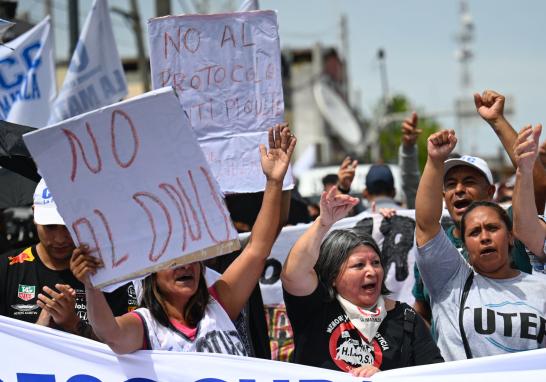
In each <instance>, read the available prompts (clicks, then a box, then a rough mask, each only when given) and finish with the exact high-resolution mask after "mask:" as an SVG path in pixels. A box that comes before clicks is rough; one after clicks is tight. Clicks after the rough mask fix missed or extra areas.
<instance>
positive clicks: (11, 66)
mask: <svg viewBox="0 0 546 382" xmlns="http://www.w3.org/2000/svg"><path fill="white" fill-rule="evenodd" d="M8 47H9V48H8ZM10 48H12V49H13V50H11V49H10ZM55 91H56V84H55V62H54V60H53V51H52V49H51V34H50V23H49V16H48V17H46V18H45V19H44V20H42V21H41V22H40V23H39V24H38V25H36V26H35V27H34V28H32V29H31V30H29V31H28V32H26V33H24V34H22V35H21V36H19V37H17V38H16V39H15V40H13V41H10V42H8V43H7V44H5V45H0V119H2V120H6V121H8V122H14V123H18V124H21V125H27V126H31V127H37V128H41V127H44V126H45V125H46V124H47V120H48V118H49V114H50V109H51V103H52V102H53V99H54V98H55Z"/></svg>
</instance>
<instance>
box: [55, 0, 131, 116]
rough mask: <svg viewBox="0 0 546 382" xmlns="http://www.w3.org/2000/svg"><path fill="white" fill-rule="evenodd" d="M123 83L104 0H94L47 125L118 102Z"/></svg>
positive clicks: (121, 96) (121, 94)
mask: <svg viewBox="0 0 546 382" xmlns="http://www.w3.org/2000/svg"><path fill="white" fill-rule="evenodd" d="M126 95H127V82H126V80H125V75H124V73H123V66H122V65H121V59H120V57H119V54H118V50H117V48H116V40H115V39H114V31H113V29H112V21H111V19H110V14H109V11H108V3H107V1H106V0H95V2H94V3H93V7H92V8H91V12H90V13H89V15H88V16H87V19H86V20H85V24H84V26H83V29H82V32H81V34H80V39H79V41H78V45H77V46H76V50H75V51H74V55H73V56H72V60H71V61H70V65H69V66H68V72H67V74H66V77H65V79H64V83H63V87H62V89H61V90H60V92H59V96H58V97H57V99H56V100H55V103H54V104H53V108H52V110H51V116H50V118H49V124H53V123H56V122H59V121H62V120H65V119H67V118H70V117H73V116H75V115H79V114H82V113H85V112H88V111H91V110H95V109H98V108H100V107H103V106H107V105H110V104H112V103H115V102H118V101H119V100H121V99H122V98H123V97H124V96H126Z"/></svg>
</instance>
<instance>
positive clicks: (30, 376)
mask: <svg viewBox="0 0 546 382" xmlns="http://www.w3.org/2000/svg"><path fill="white" fill-rule="evenodd" d="M0 343H2V347H1V348H0V359H1V360H2V367H1V368H0V381H4V382H30V381H33V382H101V381H104V382H106V381H108V382H124V381H125V382H154V381H184V382H281V381H282V382H349V381H353V382H356V381H360V382H362V381H370V380H373V381H377V382H381V381H392V382H437V381H442V382H451V381H452V382H458V381H460V380H461V378H463V376H464V380H465V381H466V382H481V381H484V380H494V381H495V382H513V381H514V380H516V379H517V380H524V381H525V382H539V381H543V380H544V374H545V372H546V349H539V350H530V351H526V352H520V353H511V354H505V355H499V356H493V357H482V358H475V359H470V360H464V361H454V362H447V363H438V364H433V365H425V366H415V367H408V368H401V369H396V370H388V371H382V372H380V373H377V374H375V375H374V376H373V377H372V378H356V377H353V376H351V375H350V374H349V373H342V372H340V371H334V370H328V369H320V368H317V367H310V366H303V365H297V364H290V363H286V362H278V361H270V360H264V359H259V358H251V357H241V356H233V355H227V354H212V353H176V352H167V351H148V350H141V351H138V352H136V353H133V354H127V355H117V354H114V353H113V352H112V351H111V350H110V349H109V348H108V346H107V345H104V344H101V343H99V342H96V341H92V340H89V339H87V338H81V337H76V336H74V335H72V334H67V333H63V332H60V331H57V330H54V329H50V328H46V327H43V326H38V325H34V324H29V323H27V322H23V321H17V320H14V319H11V318H7V317H1V316H0ZM45 355H47V356H45Z"/></svg>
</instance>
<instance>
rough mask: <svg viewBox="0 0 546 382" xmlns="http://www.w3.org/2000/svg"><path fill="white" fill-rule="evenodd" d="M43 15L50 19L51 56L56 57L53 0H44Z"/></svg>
mask: <svg viewBox="0 0 546 382" xmlns="http://www.w3.org/2000/svg"><path fill="white" fill-rule="evenodd" d="M44 13H45V15H44V17H45V16H49V19H50V20H51V29H50V30H49V33H50V34H51V41H52V43H53V44H52V48H53V57H56V55H55V19H54V18H53V0H45V1H44Z"/></svg>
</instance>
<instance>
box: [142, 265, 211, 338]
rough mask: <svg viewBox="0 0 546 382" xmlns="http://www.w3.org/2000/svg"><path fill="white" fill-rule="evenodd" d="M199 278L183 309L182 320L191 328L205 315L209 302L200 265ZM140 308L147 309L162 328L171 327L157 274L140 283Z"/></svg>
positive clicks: (202, 267) (202, 268) (202, 269)
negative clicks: (158, 284) (195, 288)
mask: <svg viewBox="0 0 546 382" xmlns="http://www.w3.org/2000/svg"><path fill="white" fill-rule="evenodd" d="M200 273H201V274H200V277H199V284H198V286H197V291H196V292H195V294H194V295H193V296H191V297H190V300H189V301H188V303H187V304H186V306H185V308H184V320H185V321H186V324H187V325H188V326H191V327H196V326H197V324H198V323H199V321H201V319H202V318H203V316H204V314H205V309H206V308H207V303H208V302H209V298H210V295H209V290H208V288H207V283H206V281H205V274H204V266H203V264H200ZM142 289H143V292H142V302H141V304H140V306H141V307H142V308H148V310H150V313H151V314H152V316H153V317H154V318H155V319H156V320H157V321H158V322H159V323H160V324H161V325H163V326H165V327H168V328H169V327H172V325H171V322H170V320H169V316H168V315H167V312H166V309H165V296H163V294H162V293H161V291H160V290H159V288H158V286H157V273H152V274H151V275H149V276H147V277H146V278H145V279H144V281H143V282H142Z"/></svg>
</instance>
